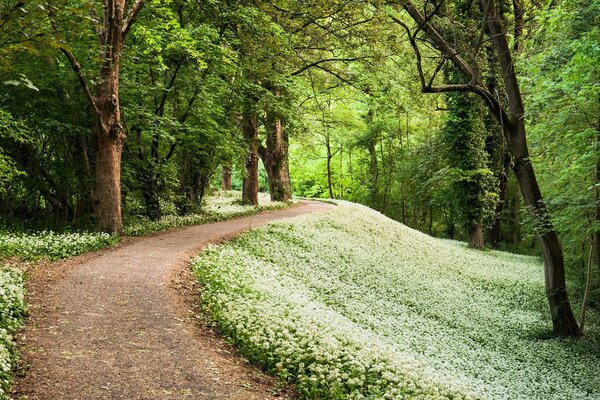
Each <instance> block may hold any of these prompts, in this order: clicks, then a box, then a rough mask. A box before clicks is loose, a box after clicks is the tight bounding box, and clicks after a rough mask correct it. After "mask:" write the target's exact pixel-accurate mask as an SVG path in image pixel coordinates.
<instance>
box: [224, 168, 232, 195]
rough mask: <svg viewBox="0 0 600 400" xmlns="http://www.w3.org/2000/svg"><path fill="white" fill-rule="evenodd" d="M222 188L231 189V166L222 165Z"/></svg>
mask: <svg viewBox="0 0 600 400" xmlns="http://www.w3.org/2000/svg"><path fill="white" fill-rule="evenodd" d="M222 188H223V190H233V183H232V179H231V167H230V166H228V165H225V166H223V181H222Z"/></svg>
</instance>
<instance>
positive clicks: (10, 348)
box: [0, 268, 25, 399]
mask: <svg viewBox="0 0 600 400" xmlns="http://www.w3.org/2000/svg"><path fill="white" fill-rule="evenodd" d="M23 282H24V277H23V272H22V271H20V270H17V269H13V268H0V399H5V398H7V393H8V390H9V388H10V382H11V378H12V374H11V373H12V366H13V364H14V362H15V359H16V354H15V349H14V347H15V345H14V342H13V338H12V333H13V332H15V331H16V330H17V328H18V327H20V326H21V323H22V321H23V318H24V316H25V301H24V289H23Z"/></svg>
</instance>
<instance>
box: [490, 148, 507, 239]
mask: <svg viewBox="0 0 600 400" xmlns="http://www.w3.org/2000/svg"><path fill="white" fill-rule="evenodd" d="M509 168H510V155H509V154H507V153H506V152H504V154H503V156H502V170H501V171H500V175H499V176H498V197H499V199H500V200H499V201H498V204H497V205H496V210H494V215H495V217H494V221H493V222H492V226H491V227H490V228H489V229H488V231H487V235H486V236H487V238H486V239H487V242H488V243H489V244H490V245H492V246H497V245H498V243H499V242H500V227H501V222H502V210H503V209H504V204H505V203H506V192H507V189H508V172H509Z"/></svg>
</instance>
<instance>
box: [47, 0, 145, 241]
mask: <svg viewBox="0 0 600 400" xmlns="http://www.w3.org/2000/svg"><path fill="white" fill-rule="evenodd" d="M126 3H127V1H126V0H106V1H104V2H103V9H104V13H103V21H102V24H101V25H96V26H95V28H96V32H97V34H98V39H99V43H100V49H99V50H100V59H101V63H102V64H101V67H100V76H99V77H97V78H98V79H97V81H98V83H97V85H96V96H94V95H92V93H91V91H90V88H89V86H88V83H87V80H86V78H85V76H84V74H83V73H82V71H81V65H80V64H79V63H78V62H77V59H76V58H75V56H74V55H73V53H71V51H70V50H69V49H68V48H67V47H61V48H60V50H61V51H62V53H63V54H64V55H65V56H66V57H67V59H68V60H69V63H70V64H71V68H72V69H73V71H74V72H75V73H76V74H77V78H78V79H79V83H80V84H81V87H82V89H83V92H84V95H85V96H86V98H87V100H88V103H89V104H90V106H91V108H92V111H93V112H94V115H95V118H96V120H95V123H94V129H93V134H94V137H95V138H96V141H97V145H98V150H97V153H96V187H95V189H94V194H93V196H92V201H93V203H94V209H95V211H96V216H97V225H98V229H100V230H103V231H107V232H114V233H117V232H120V231H121V228H122V217H121V154H122V152H123V143H124V141H125V132H124V130H123V126H122V125H121V109H120V105H119V72H120V66H121V54H122V52H123V45H124V43H125V38H126V36H127V33H128V32H129V30H130V29H131V26H132V24H133V23H134V21H135V19H136V17H137V15H138V13H139V11H140V10H141V8H142V6H143V4H144V0H135V1H134V2H133V4H132V5H131V7H130V9H129V12H128V13H127V14H126V13H125V6H126ZM92 7H95V5H93V6H92ZM92 10H95V8H92ZM48 16H49V18H50V22H51V24H52V26H53V27H55V22H56V21H55V19H54V17H55V16H54V14H53V11H52V10H50V11H49V12H48ZM94 23H95V24H96V22H94ZM55 29H56V27H55Z"/></svg>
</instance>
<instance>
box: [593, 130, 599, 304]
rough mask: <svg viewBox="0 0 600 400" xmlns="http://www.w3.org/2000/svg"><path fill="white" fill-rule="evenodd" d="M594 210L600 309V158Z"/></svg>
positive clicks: (594, 240)
mask: <svg viewBox="0 0 600 400" xmlns="http://www.w3.org/2000/svg"><path fill="white" fill-rule="evenodd" d="M596 145H597V147H598V148H599V149H600V119H599V120H598V125H597V139H596ZM595 178H596V181H595V182H594V183H595V184H596V210H595V215H594V217H595V221H594V222H595V223H596V227H595V228H596V232H595V233H594V239H593V245H594V246H595V248H596V249H595V251H596V267H597V269H598V271H597V273H598V276H599V278H598V283H597V293H598V299H597V301H598V308H600V157H598V159H597V160H596V177H595Z"/></svg>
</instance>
